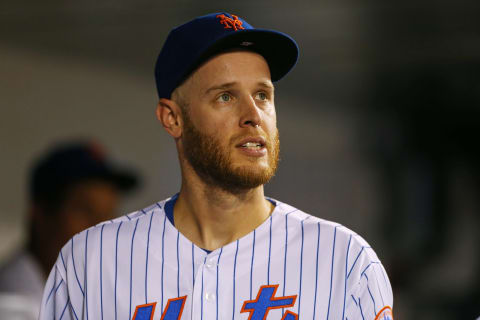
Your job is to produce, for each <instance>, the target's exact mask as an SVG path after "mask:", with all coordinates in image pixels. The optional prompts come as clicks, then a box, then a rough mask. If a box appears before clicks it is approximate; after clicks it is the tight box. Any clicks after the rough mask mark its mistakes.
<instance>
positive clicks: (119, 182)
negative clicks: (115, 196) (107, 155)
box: [99, 170, 138, 191]
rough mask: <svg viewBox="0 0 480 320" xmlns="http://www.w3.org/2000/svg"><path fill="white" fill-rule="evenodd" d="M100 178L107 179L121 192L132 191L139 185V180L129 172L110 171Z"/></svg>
mask: <svg viewBox="0 0 480 320" xmlns="http://www.w3.org/2000/svg"><path fill="white" fill-rule="evenodd" d="M99 178H102V179H105V180H107V181H109V182H111V183H112V184H114V185H115V186H116V187H117V188H118V189H119V190H120V191H130V190H132V189H134V188H135V187H136V186H137V185H138V179H137V177H136V175H134V174H133V172H129V171H125V170H124V171H109V172H105V173H104V174H103V175H101V176H100V177H99Z"/></svg>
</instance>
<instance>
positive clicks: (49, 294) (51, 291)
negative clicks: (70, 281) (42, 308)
mask: <svg viewBox="0 0 480 320" xmlns="http://www.w3.org/2000/svg"><path fill="white" fill-rule="evenodd" d="M62 281H63V279H60V282H59V283H58V286H57V288H58V287H59V286H60V285H61V284H62ZM53 291H55V292H57V289H56V288H55V282H54V283H53V286H52V289H51V290H50V292H49V293H48V297H47V300H46V301H45V305H47V303H48V300H50V297H51V296H52V293H53Z"/></svg>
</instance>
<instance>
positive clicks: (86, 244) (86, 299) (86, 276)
mask: <svg viewBox="0 0 480 320" xmlns="http://www.w3.org/2000/svg"><path fill="white" fill-rule="evenodd" d="M88 231H90V230H88V229H87V234H86V236H85V267H84V268H85V270H87V266H88V262H87V261H88V260H87V259H88V254H87V248H88ZM87 279H88V275H87V274H85V277H84V280H85V310H86V314H87V320H88V296H87V295H88V291H87Z"/></svg>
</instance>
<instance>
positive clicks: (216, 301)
mask: <svg viewBox="0 0 480 320" xmlns="http://www.w3.org/2000/svg"><path fill="white" fill-rule="evenodd" d="M222 252H223V248H220V254H219V255H218V260H217V293H216V295H217V299H216V300H215V307H216V308H217V310H216V312H217V320H218V272H219V270H218V268H219V265H220V257H221V256H222Z"/></svg>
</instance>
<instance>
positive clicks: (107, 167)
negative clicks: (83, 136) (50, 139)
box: [30, 140, 138, 201]
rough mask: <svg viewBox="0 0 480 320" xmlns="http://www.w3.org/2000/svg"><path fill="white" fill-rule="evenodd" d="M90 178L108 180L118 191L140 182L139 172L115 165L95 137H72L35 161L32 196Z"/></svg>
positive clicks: (48, 195) (46, 194)
mask: <svg viewBox="0 0 480 320" xmlns="http://www.w3.org/2000/svg"><path fill="white" fill-rule="evenodd" d="M89 179H99V180H101V181H105V182H109V183H111V184H112V185H114V186H115V187H117V188H118V190H119V191H130V190H133V189H134V188H135V187H136V186H137V184H138V178H137V175H136V173H135V172H134V171H131V170H130V169H127V168H119V167H117V166H115V165H114V164H113V163H112V162H110V161H109V159H107V157H106V155H105V151H104V149H103V147H102V146H101V145H100V144H99V143H97V142H96V141H81V140H78V141H69V142H63V143H61V144H59V145H55V146H54V147H53V148H52V149H50V150H48V152H47V153H46V154H45V155H44V156H43V157H42V158H40V159H39V160H37V161H36V162H35V164H34V166H33V167H32V169H31V172H30V197H31V199H32V200H34V201H38V200H40V199H47V198H51V197H52V196H53V195H55V194H57V193H60V192H61V191H62V190H63V191H64V190H65V189H66V188H67V187H68V186H70V185H73V184H75V183H79V182H82V181H85V180H89Z"/></svg>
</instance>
